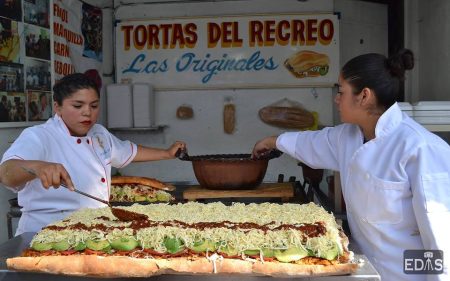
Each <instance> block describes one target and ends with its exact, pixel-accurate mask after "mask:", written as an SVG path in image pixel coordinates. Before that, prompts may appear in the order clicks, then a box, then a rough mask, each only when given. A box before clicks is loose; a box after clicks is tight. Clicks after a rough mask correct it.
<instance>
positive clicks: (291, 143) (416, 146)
mask: <svg viewBox="0 0 450 281" xmlns="http://www.w3.org/2000/svg"><path fill="white" fill-rule="evenodd" d="M413 65H414V60H413V53H412V52H411V51H409V50H402V51H400V52H399V53H398V54H396V55H394V56H392V57H389V58H386V57H385V56H383V55H380V54H365V55H361V56H358V57H355V58H353V59H352V60H350V61H349V62H347V63H346V64H345V65H344V67H343V68H342V71H341V74H340V76H339V91H338V94H337V96H336V98H335V102H336V104H337V107H338V110H339V113H340V117H341V120H342V122H343V123H344V124H341V125H338V126H336V127H329V128H324V129H322V130H320V131H306V132H287V133H284V134H281V135H280V136H273V137H268V138H265V139H263V140H260V141H259V142H257V143H256V144H255V147H254V149H253V155H254V156H259V155H261V154H263V153H265V152H266V151H268V150H270V149H273V148H278V149H280V150H281V151H283V152H285V153H288V154H289V155H291V156H292V157H294V158H296V159H298V160H300V161H301V162H303V163H305V164H307V165H308V166H310V167H313V168H321V169H330V170H335V171H339V172H340V174H341V185H342V192H343V195H344V199H345V203H346V206H347V219H348V223H349V226H350V231H351V236H352V238H353V240H354V241H355V242H356V243H357V244H358V245H359V246H360V248H361V249H362V251H363V253H364V254H365V255H366V256H367V257H368V258H369V260H370V261H371V262H372V263H373V265H374V266H375V268H376V269H377V270H378V271H379V273H380V275H381V277H382V280H396V281H398V280H431V279H433V280H449V276H448V268H447V267H448V266H447V265H445V264H444V273H443V274H439V275H417V274H416V275H414V274H413V275H411V274H408V275H406V274H405V273H404V271H403V269H404V264H403V258H404V251H405V250H417V249H424V250H442V251H443V253H444V254H447V255H448V254H449V253H450V242H449V241H450V240H449V239H448V237H450V227H448V226H446V225H445V224H448V223H449V222H450V146H449V145H448V144H447V143H446V142H445V141H444V140H442V139H441V138H439V137H438V136H436V135H434V134H433V133H431V132H429V131H428V130H427V129H425V128H424V127H422V126H421V125H419V124H418V123H416V122H415V121H414V120H413V119H412V118H409V117H408V116H407V115H406V114H405V113H402V111H401V110H400V108H399V106H398V104H397V103H396V100H397V99H398V92H399V88H400V83H401V81H402V80H403V79H404V74H405V70H408V69H412V68H413ZM447 260H448V259H447ZM447 264H448V263H447ZM441 269H442V268H441ZM427 278H428V279H427Z"/></svg>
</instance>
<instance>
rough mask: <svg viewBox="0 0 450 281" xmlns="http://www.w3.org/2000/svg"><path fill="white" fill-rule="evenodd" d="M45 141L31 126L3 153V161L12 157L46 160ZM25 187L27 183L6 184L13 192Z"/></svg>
mask: <svg viewBox="0 0 450 281" xmlns="http://www.w3.org/2000/svg"><path fill="white" fill-rule="evenodd" d="M43 142H44V140H43V137H39V136H38V134H37V133H36V131H34V130H33V129H31V128H28V129H25V130H23V131H22V133H21V134H20V136H19V137H18V138H17V139H16V140H15V141H14V143H13V144H12V145H11V147H10V148H8V150H6V152H5V154H3V157H2V161H1V163H3V162H5V161H7V160H11V159H21V160H45V155H46V147H45V145H44V143H43ZM1 163H0V164H1ZM24 187H25V184H24V185H22V186H19V187H18V188H12V187H9V186H6V188H8V189H10V190H12V191H13V192H17V191H20V190H21V189H23V188H24Z"/></svg>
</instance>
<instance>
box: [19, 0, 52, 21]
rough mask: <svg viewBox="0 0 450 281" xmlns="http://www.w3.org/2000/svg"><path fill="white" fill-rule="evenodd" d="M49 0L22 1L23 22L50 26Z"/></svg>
mask: <svg viewBox="0 0 450 281" xmlns="http://www.w3.org/2000/svg"><path fill="white" fill-rule="evenodd" d="M49 2H50V1H49V0H25V1H24V2H23V10H24V14H23V21H24V22H25V23H29V24H34V25H38V26H41V27H46V28H50V24H49V22H50V20H49V11H50V9H49V5H50V3H49Z"/></svg>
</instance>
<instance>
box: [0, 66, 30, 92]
mask: <svg viewBox="0 0 450 281" xmlns="http://www.w3.org/2000/svg"><path fill="white" fill-rule="evenodd" d="M0 91H3V92H23V91H24V83H23V65H21V64H18V63H5V62H0Z"/></svg>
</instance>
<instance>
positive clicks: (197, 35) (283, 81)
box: [115, 14, 339, 89]
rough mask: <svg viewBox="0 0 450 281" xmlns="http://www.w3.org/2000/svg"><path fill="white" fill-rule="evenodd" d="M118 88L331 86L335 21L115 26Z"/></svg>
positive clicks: (307, 18)
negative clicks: (135, 85)
mask: <svg viewBox="0 0 450 281" xmlns="http://www.w3.org/2000/svg"><path fill="white" fill-rule="evenodd" d="M115 32H116V43H115V44H116V48H115V49H116V81H117V83H136V82H146V83H151V84H153V85H154V86H155V88H157V89H193V88H266V87H310V86H324V87H328V86H333V85H334V84H335V83H336V82H337V77H338V72H339V25H338V19H337V16H336V15H334V14H309V15H306V14H298V15H291V14H289V15H287V14H286V15H248V16H247V15H246V16H227V17H201V18H174V19H150V20H142V21H121V22H119V23H118V24H117V25H116V28H115Z"/></svg>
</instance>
